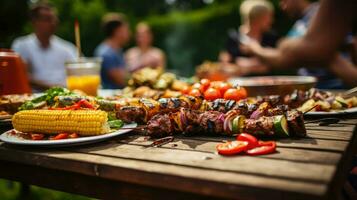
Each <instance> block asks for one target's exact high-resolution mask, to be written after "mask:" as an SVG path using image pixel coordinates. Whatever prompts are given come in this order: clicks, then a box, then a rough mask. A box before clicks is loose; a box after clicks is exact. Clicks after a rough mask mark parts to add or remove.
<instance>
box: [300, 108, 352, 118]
mask: <svg viewBox="0 0 357 200" xmlns="http://www.w3.org/2000/svg"><path fill="white" fill-rule="evenodd" d="M351 114H356V115H357V107H354V108H348V109H344V110H331V111H329V112H326V111H310V112H307V113H305V115H306V116H335V115H351Z"/></svg>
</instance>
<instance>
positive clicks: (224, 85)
mask: <svg viewBox="0 0 357 200" xmlns="http://www.w3.org/2000/svg"><path fill="white" fill-rule="evenodd" d="M231 87H232V86H231V84H229V83H227V82H221V83H220V84H219V85H218V89H219V91H220V92H221V94H224V93H225V92H226V91H227V90H228V89H229V88H231Z"/></svg>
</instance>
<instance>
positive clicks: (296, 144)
mask: <svg viewBox="0 0 357 200" xmlns="http://www.w3.org/2000/svg"><path fill="white" fill-rule="evenodd" d="M176 138H177V139H182V140H191V141H193V140H195V141H211V142H222V141H227V140H234V137H220V136H218V137H209V136H191V137H184V136H179V135H178V136H176ZM124 141H125V142H126V140H124ZM347 144H348V141H332V140H320V139H314V138H296V139H295V138H294V139H290V138H286V139H279V140H277V145H278V147H285V148H296V149H310V150H323V151H333V152H343V151H344V150H345V148H346V146H347Z"/></svg>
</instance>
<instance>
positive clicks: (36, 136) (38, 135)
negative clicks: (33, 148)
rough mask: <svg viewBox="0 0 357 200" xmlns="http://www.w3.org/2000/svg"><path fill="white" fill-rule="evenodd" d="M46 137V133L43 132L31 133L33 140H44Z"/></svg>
mask: <svg viewBox="0 0 357 200" xmlns="http://www.w3.org/2000/svg"><path fill="white" fill-rule="evenodd" d="M44 137H45V135H44V134H41V133H31V140H42V139H43V138H44Z"/></svg>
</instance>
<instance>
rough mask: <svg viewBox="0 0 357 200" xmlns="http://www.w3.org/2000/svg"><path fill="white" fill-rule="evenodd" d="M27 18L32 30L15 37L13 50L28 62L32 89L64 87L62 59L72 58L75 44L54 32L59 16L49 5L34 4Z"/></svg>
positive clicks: (64, 72)
mask: <svg viewBox="0 0 357 200" xmlns="http://www.w3.org/2000/svg"><path fill="white" fill-rule="evenodd" d="M30 19H31V22H32V27H33V30H34V32H33V33H31V34H29V35H27V36H23V37H20V38H17V39H15V41H14V42H13V44H12V49H13V50H14V51H16V52H17V53H19V54H20V56H21V57H22V59H23V60H24V62H25V63H26V64H27V68H28V72H29V78H30V83H31V85H32V87H33V89H37V90H45V89H48V88H50V87H53V86H65V85H66V69H65V62H66V61H73V60H74V59H75V57H76V48H75V46H74V45H73V44H72V43H70V42H67V41H65V40H63V39H61V38H59V37H57V36H56V35H54V33H55V31H56V28H57V25H58V18H57V15H56V12H55V9H54V8H53V7H52V6H51V5H49V4H37V5H35V6H34V7H32V8H31V10H30Z"/></svg>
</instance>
